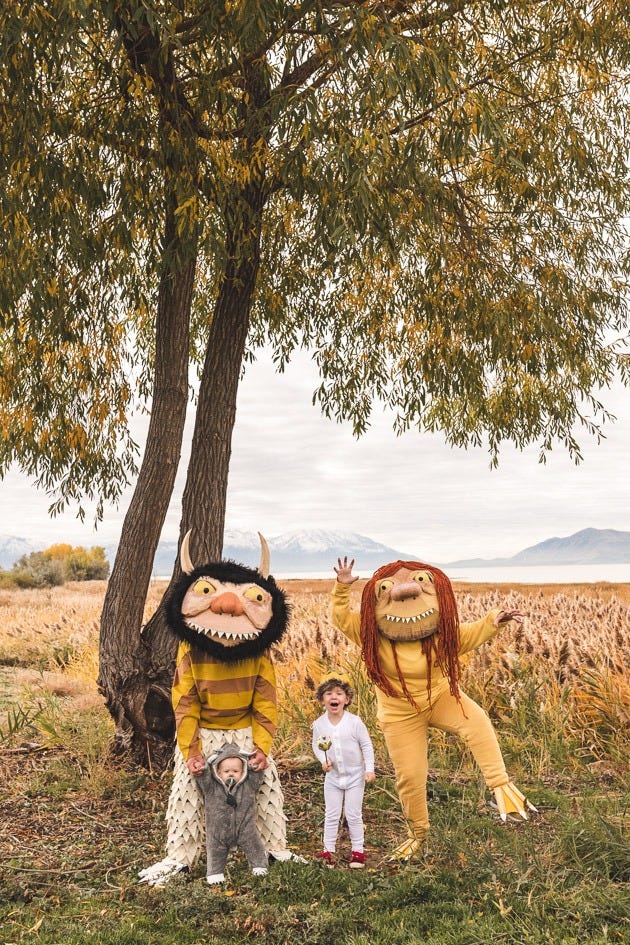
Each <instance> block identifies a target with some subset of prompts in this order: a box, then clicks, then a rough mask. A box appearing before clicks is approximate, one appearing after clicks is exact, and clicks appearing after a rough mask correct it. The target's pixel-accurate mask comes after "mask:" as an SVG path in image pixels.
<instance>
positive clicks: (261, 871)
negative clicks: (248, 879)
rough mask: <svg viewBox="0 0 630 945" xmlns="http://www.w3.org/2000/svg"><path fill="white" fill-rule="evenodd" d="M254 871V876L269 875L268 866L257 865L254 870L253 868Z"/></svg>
mask: <svg viewBox="0 0 630 945" xmlns="http://www.w3.org/2000/svg"><path fill="white" fill-rule="evenodd" d="M252 873H253V874H254V876H266V875H267V867H266V866H255V867H254V868H253V870H252Z"/></svg>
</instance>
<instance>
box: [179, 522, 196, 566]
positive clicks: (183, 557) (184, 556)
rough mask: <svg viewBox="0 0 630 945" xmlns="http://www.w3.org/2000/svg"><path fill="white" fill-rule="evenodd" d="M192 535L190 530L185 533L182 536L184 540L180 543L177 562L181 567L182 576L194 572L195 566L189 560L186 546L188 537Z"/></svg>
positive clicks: (188, 540)
mask: <svg viewBox="0 0 630 945" xmlns="http://www.w3.org/2000/svg"><path fill="white" fill-rule="evenodd" d="M191 534H192V529H190V530H189V531H187V532H186V534H185V535H184V540H183V541H182V547H181V548H180V551H179V562H180V564H181V566H182V571H183V572H184V574H192V573H193V571H194V570H195V566H194V564H193V563H192V561H191V560H190V551H189V550H188V544H189V542H190V536H191Z"/></svg>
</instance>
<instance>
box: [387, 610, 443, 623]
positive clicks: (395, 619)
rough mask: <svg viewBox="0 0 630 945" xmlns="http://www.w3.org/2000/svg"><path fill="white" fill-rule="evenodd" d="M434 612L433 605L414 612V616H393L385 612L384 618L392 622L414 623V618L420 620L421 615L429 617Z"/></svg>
mask: <svg viewBox="0 0 630 945" xmlns="http://www.w3.org/2000/svg"><path fill="white" fill-rule="evenodd" d="M434 613H435V608H434V607H429V609H428V610H425V611H424V613H422V614H416V615H415V616H414V617H395V616H394V615H393V614H385V615H384V616H385V620H391V622H392V623H414V622H415V621H416V620H422V618H423V617H430V616H431V614H434Z"/></svg>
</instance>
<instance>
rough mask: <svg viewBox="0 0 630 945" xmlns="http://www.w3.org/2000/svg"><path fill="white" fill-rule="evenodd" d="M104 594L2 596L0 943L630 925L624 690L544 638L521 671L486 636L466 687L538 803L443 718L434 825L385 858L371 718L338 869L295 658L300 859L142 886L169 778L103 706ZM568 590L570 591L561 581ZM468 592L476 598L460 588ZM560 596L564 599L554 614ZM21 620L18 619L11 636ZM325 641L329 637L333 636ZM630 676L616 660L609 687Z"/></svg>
mask: <svg viewBox="0 0 630 945" xmlns="http://www.w3.org/2000/svg"><path fill="white" fill-rule="evenodd" d="M317 593H318V589H317V588H309V589H307V590H306V591H305V593H304V596H303V598H301V599H299V600H298V602H297V604H298V606H297V607H296V611H297V618H298V619H299V622H300V625H301V626H302V629H304V628H305V627H306V628H307V629H309V628H310V629H309V632H311V631H313V632H316V629H317V627H320V632H321V633H323V632H324V631H323V630H322V628H321V626H320V625H321V623H322V619H323V618H322V617H321V613H322V611H321V609H320V607H323V606H324V604H323V603H322V602H321V601H320V600H319V599H316V598H317ZM470 593H472V594H473V596H474V589H473V590H472V591H471V590H470V589H467V590H466V594H470ZM565 593H566V589H565ZM582 594H583V591H582V590H580V595H582ZM294 595H295V596H296V597H299V593H298V591H297V589H294ZM98 599H99V594H98V593H97V591H96V589H95V590H94V594H93V595H92V596H91V597H90V595H89V594H88V595H86V596H85V601H86V602H85V606H86V608H88V610H86V611H85V612H82V611H80V608H81V606H83V605H82V604H81V603H80V601H79V600H78V598H77V599H76V600H75V599H74V598H73V599H72V603H71V604H69V605H68V606H69V608H70V609H68V610H66V611H65V616H66V621H65V623H64V621H63V619H62V617H61V616H60V615H59V609H58V604H59V601H58V600H57V598H51V599H48V600H46V601H41V600H40V601H38V599H37V598H36V597H24V598H13V597H11V598H10V599H9V598H7V597H5V598H4V601H2V600H0V607H3V609H4V617H5V619H4V622H3V624H2V627H3V629H2V630H1V631H0V654H1V655H2V663H3V664H4V665H3V666H0V727H1V728H2V731H3V733H4V736H5V740H4V744H3V747H2V749H1V750H0V926H1V927H2V933H1V934H0V945H1V943H11V945H12V943H16V945H17V943H22V942H25V943H26V942H28V943H33V945H66V943H67V945H74V943H77V945H78V943H87V945H126V943H129V945H131V943H133V945H145V943H146V945H149V943H151V945H158V943H159V945H162V943H163V945H170V943H177V945H201V943H209V945H214V943H219V942H221V943H237V942H238V943H242V942H243V941H244V940H255V939H259V940H261V941H264V942H270V943H287V945H288V943H305V945H306V943H309V945H319V943H322V945H324V943H325V945H331V942H334V941H336V940H338V941H343V942H344V945H346V943H347V945H368V943H370V945H372V943H383V945H398V943H400V945H407V943H429V945H477V943H479V945H486V943H487V945H494V943H501V945H503V943H509V945H512V943H513V945H543V943H544V945H548V943H552V945H574V943H575V945H578V943H579V945H602V943H609V942H615V943H627V942H630V886H629V884H628V880H629V879H630V848H629V844H628V838H627V824H628V809H629V806H630V805H629V799H630V792H629V791H628V765H627V759H628V729H627V726H624V725H623V724H622V723H623V720H624V718H625V716H624V715H623V712H624V711H625V708H624V706H626V703H625V702H623V703H622V702H619V704H618V705H617V704H616V703H615V697H614V693H613V691H612V690H611V692H609V693H608V694H607V690H605V689H604V688H603V687H604V684H605V680H606V678H608V677H605V674H603V672H602V671H601V667H600V675H599V677H597V678H598V685H599V688H598V689H596V688H594V685H595V684H594V683H593V681H592V679H593V677H592V672H591V676H588V677H587V676H586V675H585V676H584V679H585V680H586V679H590V680H591V682H590V686H591V688H590V689H588V688H587V689H584V688H583V687H582V688H581V689H580V688H579V687H577V683H575V684H573V683H572V684H571V687H568V686H564V688H561V687H560V686H559V683H558V678H560V675H561V674H560V672H559V670H561V669H562V668H563V667H564V666H565V665H568V664H566V663H562V659H561V654H560V656H558V667H555V668H556V669H558V672H547V673H546V675H545V668H547V670H548V669H549V667H550V660H552V659H553V660H555V659H556V657H555V656H554V653H555V651H554V650H553V647H550V649H549V652H548V653H547V656H545V654H543V653H538V654H534V656H532V660H531V661H530V662H529V663H528V664H523V665H521V666H520V667H519V668H517V669H516V670H515V669H512V670H511V673H512V675H511V676H510V677H507V676H506V675H505V674H506V673H507V669H506V668H505V666H504V665H503V664H502V663H501V662H500V660H501V657H500V655H498V656H497V658H496V660H494V661H493V658H492V652H491V653H490V657H488V658H487V662H488V660H489V662H488V665H487V666H486V665H485V664H483V663H479V664H478V666H477V676H476V679H475V684H474V685H473V684H472V683H473V680H470V681H469V683H470V684H469V685H468V687H467V688H468V691H469V692H471V694H472V695H474V696H475V698H477V699H478V700H480V701H482V702H483V703H484V705H485V706H486V708H487V709H488V711H489V712H490V714H491V715H492V717H493V720H494V722H495V724H496V726H497V729H498V732H499V736H500V740H501V745H502V748H503V751H504V755H505V758H506V763H507V765H508V769H509V770H510V772H511V773H512V775H513V777H514V780H515V782H516V783H517V784H518V785H519V786H520V787H521V788H523V789H525V790H526V791H527V794H528V796H529V797H530V798H531V800H532V801H533V803H535V804H536V806H537V807H538V808H539V811H540V813H539V814H538V815H537V816H534V817H533V818H532V819H531V820H530V821H529V822H528V823H524V824H519V825H513V824H508V825H506V826H505V825H503V824H501V822H500V820H499V819H498V817H497V815H496V813H495V812H494V811H493V810H492V809H491V808H490V806H489V804H488V801H489V794H488V792H487V791H486V789H485V787H484V785H483V783H482V781H481V779H480V777H479V774H478V771H477V770H476V768H475V766H474V763H473V761H472V759H471V758H470V757H469V755H468V753H467V752H466V751H462V749H461V745H460V744H459V743H458V742H457V741H456V740H455V739H452V738H451V737H450V736H444V735H438V736H437V737H435V738H434V739H433V740H432V747H431V756H430V764H431V778H430V783H429V797H430V816H431V825H432V830H431V835H430V838H429V840H428V841H427V843H426V847H425V850H424V852H423V855H422V858H421V859H419V860H418V861H417V862H415V863H412V864H409V865H405V866H401V867H397V866H393V865H391V864H390V863H388V861H387V854H388V852H389V851H390V850H391V849H392V847H393V846H394V845H395V844H396V843H397V842H398V841H400V839H402V838H403V836H404V833H405V830H404V824H403V821H402V818H401V815H400V808H399V805H398V801H397V799H396V792H395V787H394V784H393V780H392V772H391V768H390V766H389V762H388V760H387V756H386V753H385V751H384V749H383V745H382V743H381V741H380V739H379V738H378V734H377V733H375V742H376V748H377V761H378V764H377V770H378V779H377V782H376V783H375V784H374V785H369V786H368V789H367V792H366V800H365V805H364V814H365V820H366V835H367V848H368V852H369V867H368V869H366V870H364V871H361V872H360V871H351V870H350V869H348V868H347V865H346V864H347V856H348V854H349V845H348V838H347V833H346V832H345V830H344V831H343V833H342V838H341V843H340V847H339V860H340V863H341V865H340V867H339V868H337V869H334V870H326V869H324V868H322V867H320V866H319V865H318V864H317V863H315V862H314V861H313V859H312V858H313V856H314V854H315V853H316V852H317V851H318V850H319V844H320V837H321V826H322V817H323V799H322V776H321V772H320V771H319V769H318V767H317V766H316V765H315V763H314V762H313V761H312V760H311V759H310V757H309V751H308V746H307V743H306V739H307V733H308V726H309V723H310V719H311V718H312V717H313V714H314V712H315V711H316V709H314V708H313V706H312V705H311V704H310V702H309V699H308V694H307V695H306V698H305V699H304V702H303V703H300V702H299V699H297V698H296V695H295V693H296V691H298V690H299V691H301V692H302V693H304V686H303V677H300V678H299V679H298V680H297V682H296V679H294V676H293V674H294V673H295V672H296V670H295V667H294V666H293V665H292V663H291V662H290V661H287V660H286V657H284V659H285V662H284V663H282V662H280V663H279V670H280V677H281V680H282V683H281V684H282V687H283V692H284V695H285V704H284V707H283V717H284V722H283V726H282V727H281V732H280V733H279V738H278V744H277V758H278V763H279V769H280V774H281V778H282V783H283V788H284V791H285V801H286V805H285V807H286V812H287V815H288V819H289V842H290V845H291V846H292V848H294V849H295V850H296V852H299V853H301V854H302V855H304V856H305V857H307V858H308V859H309V862H308V863H307V864H299V863H287V864H275V865H274V866H273V867H272V868H271V869H270V871H269V874H268V876H266V877H264V878H254V877H252V876H251V875H250V874H249V872H248V870H247V866H246V863H245V862H244V861H243V859H242V858H241V857H240V856H239V855H233V856H232V859H231V860H230V866H229V875H228V880H229V881H228V883H227V884H226V886H225V887H223V888H220V889H209V888H208V887H207V885H206V884H205V881H204V869H203V864H201V865H200V867H199V868H198V869H197V870H196V871H195V872H194V873H193V874H191V875H190V876H187V877H180V878H178V879H176V880H174V881H173V882H172V883H171V884H170V885H169V886H167V887H166V888H165V889H163V890H154V889H149V888H147V887H145V886H142V885H138V883H137V876H136V874H137V871H138V869H140V868H142V867H143V866H147V865H149V864H151V863H153V862H155V861H156V860H157V859H159V858H161V856H162V852H163V842H164V833H165V831H164V811H165V803H166V799H167V797H168V791H169V787H170V776H169V775H168V774H167V775H166V776H164V777H163V778H159V779H158V778H152V777H150V776H149V775H148V774H147V773H146V772H144V771H134V770H129V769H125V768H122V767H118V766H116V765H114V764H113V763H112V761H111V759H110V758H109V756H108V753H107V745H108V740H109V737H110V735H111V723H110V721H109V719H108V717H107V715H106V713H105V712H104V710H103V708H102V707H101V705H100V703H99V700H98V697H97V696H96V695H95V693H94V691H93V689H92V688H90V683H89V681H90V679H92V678H93V676H94V665H93V661H94V651H93V642H94V641H93V634H94V632H95V627H94V620H93V618H91V617H90V614H91V611H90V610H89V608H91V607H96V608H98ZM580 600H581V598H580ZM16 601H17V603H16ZM484 601H485V599H484ZM599 601H600V598H599V597H597V598H596V600H595V603H594V606H595V609H596V610H598V608H599V610H598V612H599V613H601V614H605V615H607V622H608V623H614V622H615V621H616V620H618V619H619V618H618V611H617V610H614V609H613V610H607V609H606V607H607V606H608V599H607V598H605V597H602V598H601V601H602V602H601V604H600V603H599ZM561 605H562V608H563V609H566V608H567V606H568V605H567V603H566V600H565V599H564V598H563V600H562V601H561ZM40 606H41V607H43V606H46V607H49V608H51V613H55V614H56V615H57V616H56V618H55V619H53V618H52V617H49V618H47V621H44V622H47V624H48V626H47V631H46V633H43V634H42V635H41V636H42V639H41V640H39V641H38V635H37V632H36V630H37V629H38V628H39V629H40V630H41V626H42V617H41V613H42V612H41V611H40V610H38V607H40ZM463 606H473V604H472V603H471V602H470V601H469V600H468V599H467V602H465V603H464V604H463ZM539 606H540V605H539ZM545 606H546V605H545ZM550 606H551V605H550ZM559 606H560V605H558V602H557V600H556V599H555V598H554V603H553V606H552V607H551V610H550V611H549V614H550V616H549V617H548V618H547V619H552V617H553V614H555V613H556V611H557V610H558V608H559ZM583 606H585V605H584V604H583V602H582V603H579V601H578V602H577V603H576V608H578V609H579V607H583ZM71 608H75V611H74V612H72V610H71ZM554 608H555V609H554ZM589 613H590V611H589ZM611 615H612V616H611ZM624 619H627V614H626V617H625V618H624ZM589 620H590V617H589ZM37 621H39V623H37ZM309 621H310V622H311V623H310V624H309V623H308V622H309ZM307 624H308V627H307ZM16 626H17V627H21V628H22V631H23V632H22V633H21V634H20V635H18V636H13V632H14V629H15V627H16ZM623 626H625V627H627V623H625V624H623ZM314 627H315V630H313V628H314ZM29 628H30V630H31V633H30V634H29V633H27V632H26V631H27V630H29ZM64 628H65V629H64ZM81 628H83V629H84V630H85V633H84V634H83V635H82V633H81V632H80V630H81ZM86 628H87V629H86ZM90 628H91V629H90ZM622 629H623V627H622ZM551 636H552V635H551V633H550V639H551ZM622 642H623V641H622ZM333 644H334V640H333V641H331V639H329V638H328V637H326V638H325V639H324V640H323V643H322V645H323V646H324V647H325V648H326V647H327V648H329V649H330V648H331V647H332V646H333ZM525 644H527V645H529V643H528V641H527V640H525V641H524V643H523V651H525V650H526V646H525ZM510 645H512V644H510ZM536 645H537V646H539V647H540V646H542V645H543V644H541V643H537V644H536ZM293 650H295V644H293V645H292V651H293ZM46 654H48V658H47V656H46ZM333 655H334V656H335V658H336V659H337V661H338V660H339V659H341V657H342V656H343V654H339V653H335V654H333ZM280 656H281V657H282V654H280ZM306 662H308V660H307V661H306ZM595 664H596V661H595ZM309 665H311V664H309ZM594 668H595V669H597V665H595V666H594V667H590V671H592V670H593V669H594ZM502 674H503V675H502ZM482 677H483V678H482ZM547 677H549V678H547ZM576 678H577V677H576ZM624 678H625V677H623V676H622V675H620V673H619V667H617V675H616V676H615V686H614V692H615V693H617V694H618V693H619V691H620V683H619V681H620V680H622V679H624ZM584 693H586V694H587V697H588V698H587V697H585V695H584ZM359 698H360V699H361V700H363V701H362V709H361V714H362V715H363V716H364V717H366V718H367V719H368V721H370V711H371V707H370V703H369V692H362V691H361V689H360V688H359ZM600 702H601V705H600V704H599V703H600ZM18 706H19V707H20V708H19V711H18ZM38 713H39V714H38Z"/></svg>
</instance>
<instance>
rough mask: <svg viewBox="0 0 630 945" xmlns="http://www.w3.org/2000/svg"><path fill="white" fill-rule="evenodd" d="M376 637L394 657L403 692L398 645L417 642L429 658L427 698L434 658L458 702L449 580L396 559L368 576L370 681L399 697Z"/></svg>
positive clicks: (365, 648) (365, 636) (364, 632)
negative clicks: (383, 666) (382, 664)
mask: <svg viewBox="0 0 630 945" xmlns="http://www.w3.org/2000/svg"><path fill="white" fill-rule="evenodd" d="M379 638H380V639H381V640H383V639H384V640H387V641H388V642H389V645H390V646H391V648H392V651H393V653H394V659H395V661H396V669H397V672H398V677H399V679H400V682H401V685H402V689H403V692H404V694H405V696H406V697H407V699H408V700H409V702H410V703H411V704H412V705H415V703H414V701H413V699H412V698H411V696H410V695H409V693H408V691H407V685H406V682H405V680H404V679H403V678H402V676H401V673H400V668H399V666H398V658H397V655H396V647H397V645H398V644H405V643H413V642H415V641H417V642H418V643H419V644H420V647H421V649H422V652H423V653H424V655H425V657H426V659H427V667H428V679H427V689H428V692H429V700H430V698H431V664H432V662H433V659H434V657H435V659H436V660H437V662H438V664H439V665H440V666H441V667H442V670H443V672H444V674H445V675H446V676H447V677H448V679H449V686H450V691H451V693H452V694H453V695H454V696H456V697H457V698H459V689H458V680H459V677H460V674H461V666H460V663H459V657H458V650H459V618H458V615H457V604H456V601H455V596H454V594H453V587H452V585H451V582H450V580H449V579H448V577H447V576H446V574H444V572H443V571H440V569H439V568H436V567H434V566H433V565H430V564H423V563H422V562H419V561H394V562H392V563H391V564H386V565H383V567H382V568H379V569H378V571H376V572H375V573H374V575H373V576H372V577H371V578H370V580H369V581H368V582H367V584H366V585H365V587H364V589H363V595H362V597H361V649H362V656H363V659H364V661H365V665H366V668H367V671H368V676H369V677H370V679H371V680H372V681H373V682H374V683H376V685H378V686H380V688H381V689H383V691H384V692H386V693H387V694H388V695H397V693H396V692H395V691H394V689H393V687H392V686H391V683H390V682H389V681H388V680H387V678H386V676H385V673H384V671H383V669H382V666H381V660H380V656H379Z"/></svg>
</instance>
